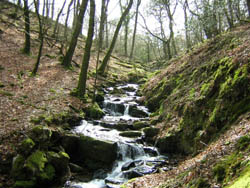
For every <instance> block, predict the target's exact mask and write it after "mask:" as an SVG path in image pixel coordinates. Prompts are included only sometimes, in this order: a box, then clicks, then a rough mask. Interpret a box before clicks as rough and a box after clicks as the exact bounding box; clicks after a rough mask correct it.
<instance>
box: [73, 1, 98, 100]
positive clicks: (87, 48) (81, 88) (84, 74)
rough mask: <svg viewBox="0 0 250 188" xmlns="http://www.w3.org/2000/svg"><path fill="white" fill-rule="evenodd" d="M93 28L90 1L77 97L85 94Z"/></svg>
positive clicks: (93, 17) (93, 16) (93, 10)
mask: <svg viewBox="0 0 250 188" xmlns="http://www.w3.org/2000/svg"><path fill="white" fill-rule="evenodd" d="M94 27H95V1H94V0H90V17H89V28H88V36H87V40H86V45H85V52H84V56H83V61H82V67H81V73H80V76H79V81H78V86H77V94H78V96H79V97H84V95H85V92H86V82H87V73H88V67H89V59H90V52H91V46H92V42H93V35H94Z"/></svg>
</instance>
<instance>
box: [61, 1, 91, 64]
mask: <svg viewBox="0 0 250 188" xmlns="http://www.w3.org/2000/svg"><path fill="white" fill-rule="evenodd" d="M87 5H88V0H83V1H82V4H81V7H80V12H79V15H78V16H77V22H76V26H75V28H74V32H73V35H72V38H71V42H70V45H69V48H68V50H67V52H66V55H65V57H64V58H63V62H62V64H63V66H65V67H67V68H69V67H70V66H71V61H72V58H73V54H74V52H75V48H76V45H77V40H78V36H79V35H80V32H81V30H82V25H83V18H84V14H85V12H86V9H87Z"/></svg>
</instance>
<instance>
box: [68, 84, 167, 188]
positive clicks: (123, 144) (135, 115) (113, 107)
mask: <svg viewBox="0 0 250 188" xmlns="http://www.w3.org/2000/svg"><path fill="white" fill-rule="evenodd" d="M137 91H138V85H136V84H127V85H121V86H117V87H114V88H113V87H110V88H107V89H105V93H106V94H105V98H104V101H103V103H102V105H101V106H102V108H103V110H104V112H105V116H104V117H103V118H102V119H101V120H97V121H86V120H83V121H82V123H81V125H80V126H77V127H75V129H74V130H73V131H74V132H75V133H77V134H83V135H85V136H89V137H91V138H94V139H97V140H102V141H105V142H106V141H108V142H112V143H115V145H116V153H117V154H116V155H117V157H116V159H115V161H114V162H113V165H112V169H111V170H110V171H108V172H107V171H105V170H103V169H99V170H96V171H95V173H94V176H93V178H92V180H91V181H89V182H79V181H68V182H67V183H66V184H65V187H69V188H116V187H120V185H121V184H123V183H124V182H126V181H128V180H129V179H131V178H135V177H140V176H143V175H146V174H151V173H156V172H159V171H165V170H169V168H171V167H170V166H169V160H168V157H167V156H163V155H160V154H159V152H158V150H157V148H155V147H152V146H148V145H147V144H146V143H145V142H144V134H143V131H142V129H143V128H145V127H147V126H150V125H149V118H148V115H149V112H148V110H147V108H146V107H145V106H141V105H139V104H138V102H137V101H138V100H139V98H140V97H139V96H137ZM135 122H143V123H141V125H140V126H135ZM107 152H109V151H107Z"/></svg>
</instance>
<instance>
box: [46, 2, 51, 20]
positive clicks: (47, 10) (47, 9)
mask: <svg viewBox="0 0 250 188" xmlns="http://www.w3.org/2000/svg"><path fill="white" fill-rule="evenodd" d="M49 12H50V5H49V0H46V19H47V20H48V18H49Z"/></svg>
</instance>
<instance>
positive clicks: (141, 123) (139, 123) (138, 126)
mask: <svg viewBox="0 0 250 188" xmlns="http://www.w3.org/2000/svg"><path fill="white" fill-rule="evenodd" d="M146 127H149V123H148V122H146V121H136V122H134V124H133V129H134V130H140V129H143V128H146Z"/></svg>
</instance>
